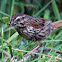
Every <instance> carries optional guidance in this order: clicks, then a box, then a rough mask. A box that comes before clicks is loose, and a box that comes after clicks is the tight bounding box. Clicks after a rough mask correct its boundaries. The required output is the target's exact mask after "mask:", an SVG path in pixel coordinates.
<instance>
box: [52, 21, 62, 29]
mask: <svg viewBox="0 0 62 62" xmlns="http://www.w3.org/2000/svg"><path fill="white" fill-rule="evenodd" d="M51 24H52V26H53V28H58V27H62V20H59V21H56V22H53V23H51Z"/></svg>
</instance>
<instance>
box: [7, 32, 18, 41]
mask: <svg viewBox="0 0 62 62" xmlns="http://www.w3.org/2000/svg"><path fill="white" fill-rule="evenodd" d="M18 35H19V34H18V33H17V32H16V33H14V34H13V35H12V36H11V37H10V38H9V39H8V40H7V42H10V41H11V40H13V39H14V38H15V37H16V36H18Z"/></svg>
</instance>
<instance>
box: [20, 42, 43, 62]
mask: <svg viewBox="0 0 62 62" xmlns="http://www.w3.org/2000/svg"><path fill="white" fill-rule="evenodd" d="M41 44H42V43H41V41H39V44H38V45H37V46H36V47H35V48H34V49H33V50H32V51H30V52H29V53H27V54H25V55H24V61H26V60H27V59H28V57H29V56H31V55H30V54H31V53H32V52H34V51H35V50H37V49H38V48H39V47H40V46H41ZM21 62H23V59H22V60H21Z"/></svg>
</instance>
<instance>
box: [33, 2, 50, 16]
mask: <svg viewBox="0 0 62 62" xmlns="http://www.w3.org/2000/svg"><path fill="white" fill-rule="evenodd" d="M50 3H51V1H50V2H49V3H48V4H46V5H45V6H44V7H43V8H41V9H40V10H39V11H38V12H37V13H36V14H35V15H33V16H35V17H37V16H39V14H40V13H41V12H42V11H44V10H45V9H46V8H47V7H48V6H49V5H50Z"/></svg>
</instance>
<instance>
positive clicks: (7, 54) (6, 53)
mask: <svg viewBox="0 0 62 62" xmlns="http://www.w3.org/2000/svg"><path fill="white" fill-rule="evenodd" d="M0 52H2V50H1V49H0ZM3 53H4V54H5V55H6V56H7V57H8V58H11V55H10V53H8V52H6V51H5V50H3Z"/></svg>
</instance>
